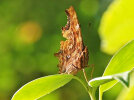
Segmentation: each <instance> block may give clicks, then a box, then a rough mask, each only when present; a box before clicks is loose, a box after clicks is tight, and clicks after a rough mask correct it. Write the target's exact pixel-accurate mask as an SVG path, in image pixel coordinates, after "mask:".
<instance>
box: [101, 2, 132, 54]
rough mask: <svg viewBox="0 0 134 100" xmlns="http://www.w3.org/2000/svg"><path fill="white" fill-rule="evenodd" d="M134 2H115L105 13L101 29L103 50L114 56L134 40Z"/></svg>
mask: <svg viewBox="0 0 134 100" xmlns="http://www.w3.org/2000/svg"><path fill="white" fill-rule="evenodd" d="M133 5H134V0H113V2H112V3H111V4H110V6H109V7H108V9H107V10H106V11H105V12H104V14H103V16H102V19H101V24H100V27H99V35H100V38H101V49H102V50H103V51H104V52H106V53H108V54H114V53H115V52H116V51H117V50H118V49H119V48H120V47H121V46H123V45H124V44H126V43H127V42H128V41H129V40H132V39H134V25H133V23H134V13H132V12H133V11H134V6H133Z"/></svg>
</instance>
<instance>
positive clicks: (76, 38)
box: [55, 6, 89, 74]
mask: <svg viewBox="0 0 134 100" xmlns="http://www.w3.org/2000/svg"><path fill="white" fill-rule="evenodd" d="M65 12H66V14H67V24H66V26H65V27H63V28H62V35H63V37H64V38H66V39H67V40H66V41H61V42H60V51H59V52H58V53H55V56H57V57H58V58H59V64H58V67H59V72H60V73H67V74H76V73H77V72H78V71H79V70H81V69H83V68H85V67H86V66H87V65H88V59H89V56H88V49H87V47H86V46H84V44H83V40H82V35H81V29H80V25H79V22H78V18H77V15H76V12H75V10H74V8H73V7H72V6H71V7H70V8H69V9H66V10H65Z"/></svg>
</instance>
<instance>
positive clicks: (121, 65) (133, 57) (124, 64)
mask: <svg viewBox="0 0 134 100" xmlns="http://www.w3.org/2000/svg"><path fill="white" fill-rule="evenodd" d="M133 67H134V40H133V41H131V42H129V43H128V44H127V45H125V46H124V47H123V48H121V49H120V50H119V51H118V52H117V53H116V54H115V55H114V56H113V58H112V59H111V61H110V62H109V64H108V66H107V68H106V70H105V71H104V74H103V76H107V75H113V74H118V73H123V72H125V71H129V70H131V69H132V68H133ZM116 83H117V81H115V80H114V81H111V82H108V83H106V84H104V85H101V86H100V100H101V98H102V94H103V92H104V91H106V90H108V89H109V88H111V87H112V86H114V84H116Z"/></svg>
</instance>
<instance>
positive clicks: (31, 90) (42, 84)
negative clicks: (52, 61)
mask: <svg viewBox="0 0 134 100" xmlns="http://www.w3.org/2000/svg"><path fill="white" fill-rule="evenodd" d="M72 79H75V80H77V81H79V82H80V83H81V84H82V85H83V86H84V87H85V89H86V90H87V92H88V87H87V86H86V85H85V83H84V82H83V81H82V80H80V79H79V78H78V77H76V76H73V75H69V74H57V75H50V76H46V77H42V78H38V79H36V80H33V81H31V82H29V83H27V84H25V85H24V86H22V87H21V88H20V89H19V90H18V91H17V92H16V93H15V94H14V95H13V97H12V100H36V99H39V98H40V97H42V96H45V95H47V94H49V93H51V92H52V91H54V90H56V89H58V88H60V87H62V86H63V85H65V84H67V83H68V82H70V81H71V80H72Z"/></svg>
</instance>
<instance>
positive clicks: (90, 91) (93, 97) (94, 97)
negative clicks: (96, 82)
mask: <svg viewBox="0 0 134 100" xmlns="http://www.w3.org/2000/svg"><path fill="white" fill-rule="evenodd" d="M95 92H96V88H92V87H90V86H89V89H88V94H89V96H90V98H91V100H96V96H95Z"/></svg>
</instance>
